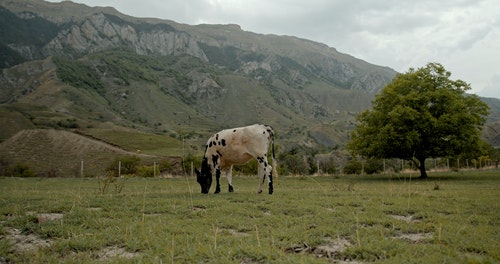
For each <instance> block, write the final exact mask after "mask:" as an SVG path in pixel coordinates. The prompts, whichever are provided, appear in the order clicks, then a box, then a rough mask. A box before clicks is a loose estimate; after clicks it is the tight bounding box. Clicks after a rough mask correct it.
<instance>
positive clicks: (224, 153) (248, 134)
mask: <svg viewBox="0 0 500 264" xmlns="http://www.w3.org/2000/svg"><path fill="white" fill-rule="evenodd" d="M269 143H271V146H272V159H273V166H271V165H269V163H268V162H267V150H268V147H269ZM252 158H255V159H257V161H258V163H259V164H258V165H259V168H258V173H259V174H258V176H259V177H261V178H259V183H260V184H259V189H258V193H261V192H262V185H263V184H264V181H265V179H266V177H267V181H268V183H269V194H272V193H273V173H274V175H277V173H276V166H277V165H276V159H275V157H274V131H273V129H272V128H271V127H270V126H267V125H257V124H255V125H251V126H246V127H238V128H232V129H226V130H222V131H220V132H218V133H216V134H214V135H212V136H211V137H210V138H209V139H208V141H207V145H206V149H205V155H204V157H203V161H202V163H201V171H199V170H198V169H196V170H195V171H196V180H197V181H198V183H199V184H200V186H201V192H202V193H208V191H209V190H210V186H211V185H212V176H213V175H215V180H216V181H217V185H216V187H215V193H219V192H220V183H219V178H220V176H221V173H224V174H225V175H226V178H227V183H228V188H229V192H233V191H234V189H233V184H232V175H231V172H232V169H233V165H234V164H244V163H246V162H248V161H249V160H251V159H252Z"/></svg>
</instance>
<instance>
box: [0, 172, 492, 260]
mask: <svg viewBox="0 0 500 264" xmlns="http://www.w3.org/2000/svg"><path fill="white" fill-rule="evenodd" d="M104 184H105V182H104V181H103V180H97V179H81V178H73V179H68V178H64V179H39V178H31V179H20V178H0V263H10V262H13V263H56V262H57V263H93V262H96V261H97V260H99V261H103V262H106V263H123V262H134V263H137V262H140V263H200V262H201V263H204V262H207V263H332V262H334V263H342V262H344V261H345V262H348V263H498V262H500V247H499V245H500V208H499V202H498V201H499V200H500V170H491V171H481V172H466V173H446V174H431V175H430V178H429V180H427V181H419V180H415V179H410V178H409V177H408V175H405V176H402V175H392V176H381V175H380V176H341V177H333V176H330V177H326V176H325V177H281V178H279V180H278V181H277V182H275V194H273V195H268V194H260V195H258V194H256V189H257V179H256V178H247V177H235V178H234V179H233V184H234V186H235V193H228V192H227V187H226V186H227V185H226V181H225V179H223V180H222V185H223V186H224V187H223V192H222V193H221V194H218V195H214V194H212V193H211V194H209V195H202V194H201V193H200V189H199V186H198V184H197V183H196V181H195V179H194V178H175V179H137V178H133V179H119V180H118V181H116V182H113V183H110V185H109V186H108V187H109V188H108V189H106V190H103V186H104ZM212 192H213V187H212Z"/></svg>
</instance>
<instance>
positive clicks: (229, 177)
mask: <svg viewBox="0 0 500 264" xmlns="http://www.w3.org/2000/svg"><path fill="white" fill-rule="evenodd" d="M232 173H233V165H231V166H230V167H229V169H228V171H226V178H227V186H228V191H229V192H234V188H233V175H232Z"/></svg>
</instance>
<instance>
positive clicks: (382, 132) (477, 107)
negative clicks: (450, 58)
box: [347, 63, 489, 178]
mask: <svg viewBox="0 0 500 264" xmlns="http://www.w3.org/2000/svg"><path fill="white" fill-rule="evenodd" d="M450 76H451V73H450V72H449V71H446V70H445V68H444V67H443V66H442V65H440V64H438V63H429V64H427V65H426V66H425V67H422V68H419V69H417V70H414V69H410V70H409V71H408V72H407V73H403V74H398V75H396V77H395V78H394V79H393V81H392V82H391V83H389V84H388V85H387V86H386V87H385V88H384V89H383V90H382V92H381V93H380V94H378V95H377V96H376V97H375V100H374V101H373V109H371V110H366V111H365V112H363V113H361V114H360V115H358V116H357V121H358V125H357V127H356V128H355V129H354V131H353V132H352V134H351V140H350V141H349V142H348V144H347V148H348V149H349V150H350V151H351V153H352V154H354V155H361V156H364V157H369V158H379V159H383V158H401V159H405V160H412V161H413V162H414V164H415V165H416V166H417V167H418V169H419V170H420V177H421V178H426V177H427V172H426V167H425V160H426V159H427V158H431V157H447V156H457V155H467V154H469V155H470V154H473V155H475V156H476V157H478V156H480V153H481V152H482V151H483V149H484V147H483V146H484V144H486V143H484V142H482V141H481V139H480V132H481V129H482V126H483V124H484V122H485V121H486V116H487V115H488V112H489V108H488V106H487V105H486V104H485V103H483V102H482V101H481V100H480V99H479V98H478V97H477V96H476V95H470V94H465V91H467V90H469V89H470V85H469V84H467V83H466V82H464V81H462V80H456V81H453V80H450ZM486 145H487V144H486Z"/></svg>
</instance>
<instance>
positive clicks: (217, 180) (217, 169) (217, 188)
mask: <svg viewBox="0 0 500 264" xmlns="http://www.w3.org/2000/svg"><path fill="white" fill-rule="evenodd" d="M215 181H216V182H217V185H216V186H215V193H220V168H216V169H215Z"/></svg>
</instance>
